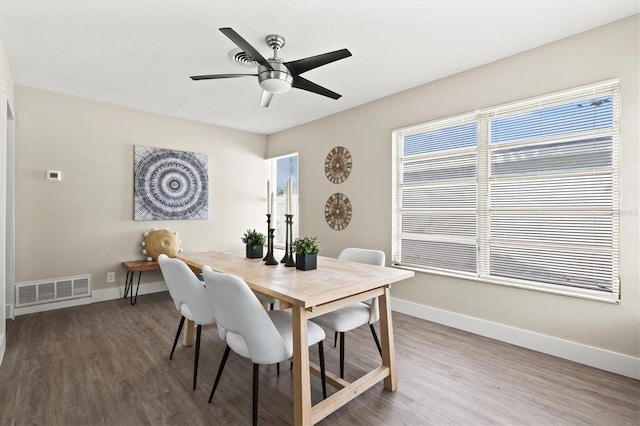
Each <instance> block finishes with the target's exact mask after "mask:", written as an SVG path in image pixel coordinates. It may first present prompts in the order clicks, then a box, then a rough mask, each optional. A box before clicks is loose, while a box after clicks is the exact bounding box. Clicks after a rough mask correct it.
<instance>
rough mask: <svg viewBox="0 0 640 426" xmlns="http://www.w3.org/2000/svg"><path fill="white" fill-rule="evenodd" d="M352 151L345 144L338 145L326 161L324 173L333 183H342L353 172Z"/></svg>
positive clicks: (330, 152)
mask: <svg viewBox="0 0 640 426" xmlns="http://www.w3.org/2000/svg"><path fill="white" fill-rule="evenodd" d="M351 165H352V163H351V153H350V152H349V150H348V149H347V148H345V147H343V146H336V147H335V148H333V149H332V150H331V151H329V154H328V155H327V158H326V160H325V161H324V174H325V175H326V176H327V179H329V181H330V182H332V183H342V182H344V181H345V180H347V178H348V177H349V174H350V173H351Z"/></svg>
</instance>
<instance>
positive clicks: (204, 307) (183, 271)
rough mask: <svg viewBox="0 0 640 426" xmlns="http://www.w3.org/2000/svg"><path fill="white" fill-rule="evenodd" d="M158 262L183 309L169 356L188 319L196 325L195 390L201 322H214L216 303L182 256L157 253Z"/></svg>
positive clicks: (178, 305)
mask: <svg viewBox="0 0 640 426" xmlns="http://www.w3.org/2000/svg"><path fill="white" fill-rule="evenodd" d="M158 264H159V265H160V270H161V271H162V276H163V277H164V280H165V282H166V283H167V288H168V289H169V294H170V295H171V298H172V299H173V303H174V304H175V306H176V309H177V310H178V312H180V315H181V317H180V324H179V325H178V331H177V333H176V337H175V340H174V341H173V347H172V348H171V354H170V355H169V359H173V353H174V351H175V350H176V345H177V344H178V339H179V338H180V332H181V331H182V327H183V326H184V321H185V319H188V320H190V321H193V322H194V323H195V324H196V326H197V328H196V348H195V359H194V365H193V390H195V389H196V382H197V379H198V358H199V357H200V335H201V333H202V326H203V325H207V324H214V323H215V315H214V311H213V307H212V306H211V303H209V300H208V299H207V292H206V290H205V288H204V285H203V283H202V282H201V281H200V280H199V279H198V277H197V276H196V275H195V274H194V273H193V272H192V271H191V269H189V267H188V266H187V264H186V263H184V262H183V261H182V260H180V259H174V258H170V257H168V256H167V255H165V254H161V255H160V256H158Z"/></svg>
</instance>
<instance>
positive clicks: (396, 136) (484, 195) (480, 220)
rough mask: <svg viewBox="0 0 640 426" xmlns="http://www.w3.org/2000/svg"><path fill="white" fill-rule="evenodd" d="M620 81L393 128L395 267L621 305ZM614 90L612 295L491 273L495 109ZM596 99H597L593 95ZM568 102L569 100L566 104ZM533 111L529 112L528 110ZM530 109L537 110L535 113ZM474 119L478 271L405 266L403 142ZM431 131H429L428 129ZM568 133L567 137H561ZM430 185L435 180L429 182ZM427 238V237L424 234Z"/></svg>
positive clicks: (521, 106)
mask: <svg viewBox="0 0 640 426" xmlns="http://www.w3.org/2000/svg"><path fill="white" fill-rule="evenodd" d="M619 86H620V80H619V79H611V80H606V81H601V82H598V83H593V84H589V85H585V86H581V87H576V88H572V89H568V90H563V91H559V92H554V93H551V94H546V95H542V96H537V97H533V98H529V99H524V100H520V101H516V102H512V103H508V104H503V105H499V106H495V107H488V108H483V109H482V110H478V111H474V112H469V113H466V114H460V115H457V116H454V117H448V118H444V119H441V120H433V121H430V122H426V123H420V124H416V125H412V126H406V127H403V128H399V129H395V130H393V132H392V202H393V205H392V264H393V265H394V266H396V267H399V268H404V269H410V270H414V271H417V272H426V273H430V274H435V275H442V276H449V277H455V278H462V279H467V280H471V281H477V282H483V283H490V284H497V285H505V286H509V287H516V288H524V289H528V290H535V291H543V292H548V293H554V294H561V295H565V296H573V297H578V298H585V299H590V300H598V301H604V302H610V303H620V297H621V296H620V294H621V293H620V287H621V283H620V275H619V264H618V263H619V256H620V245H619V234H620V218H619V205H620V200H619V196H620V190H619V182H620V181H619V176H620V162H619V151H620V126H619V119H620V93H619ZM601 89H602V90H604V89H607V90H609V89H610V90H611V93H612V96H613V103H612V118H613V123H612V126H611V135H612V136H611V145H612V148H611V156H612V159H611V161H612V165H611V181H612V188H611V197H612V202H611V220H612V231H611V241H612V244H611V253H610V255H609V254H607V255H608V256H609V258H608V260H610V262H611V265H612V270H613V272H612V283H611V284H612V285H611V287H612V288H611V291H604V290H595V289H590V288H583V287H572V286H569V285H562V284H551V283H545V282H531V281H526V280H521V279H517V278H508V277H498V276H495V275H491V272H490V261H489V258H488V256H489V248H490V247H491V246H490V238H491V229H492V228H491V225H490V223H489V220H490V219H489V213H488V212H489V202H490V200H491V198H490V197H491V194H490V187H489V186H490V179H491V176H490V168H491V163H490V160H491V158H490V156H491V153H492V149H494V150H495V149H496V147H500V145H501V144H500V143H497V144H494V145H492V144H491V140H490V137H491V134H490V132H491V127H490V119H491V117H492V115H493V114H495V113H496V111H515V110H517V109H518V108H524V109H525V110H527V108H529V107H528V105H529V106H530V105H534V104H535V103H539V104H542V103H545V102H554V101H555V100H560V101H561V102H560V104H562V101H564V100H565V99H570V98H571V96H574V95H575V94H582V93H585V94H586V93H588V92H589V91H590V90H593V93H594V94H595V93H596V92H598V93H599V91H600V90H601ZM594 96H595V95H594ZM567 102H569V101H567ZM527 111H529V110H527ZM530 111H534V110H533V109H531V110H530ZM470 116H474V117H476V122H477V125H478V128H477V135H478V141H477V144H476V159H477V168H476V182H477V198H476V223H477V229H476V235H475V236H476V250H477V253H476V260H477V267H476V271H475V273H464V272H458V271H453V270H442V269H438V268H430V267H427V266H420V265H411V264H406V263H403V262H402V217H401V212H402V210H403V209H402V207H401V206H402V205H403V204H402V203H403V201H402V193H403V185H402V182H401V181H402V174H403V171H402V167H403V165H404V164H405V163H406V161H407V160H406V158H407V157H410V156H405V155H404V154H403V152H402V149H403V147H402V142H403V138H404V137H405V136H406V135H407V134H411V132H421V131H422V132H424V131H425V130H424V129H429V128H430V126H435V127H437V126H438V125H439V124H441V123H446V122H451V123H455V122H456V120H460V119H461V118H464V117H467V118H468V117H470ZM427 131H428V130H427ZM563 134H564V133H563ZM431 182H432V181H431ZM425 235H427V234H425Z"/></svg>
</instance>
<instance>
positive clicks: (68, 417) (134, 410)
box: [0, 293, 640, 426]
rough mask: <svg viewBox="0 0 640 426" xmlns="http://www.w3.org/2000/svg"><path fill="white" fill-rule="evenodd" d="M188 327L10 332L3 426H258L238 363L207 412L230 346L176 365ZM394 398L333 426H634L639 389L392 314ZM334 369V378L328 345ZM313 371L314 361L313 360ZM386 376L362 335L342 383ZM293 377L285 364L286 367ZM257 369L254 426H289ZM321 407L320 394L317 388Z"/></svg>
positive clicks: (167, 312) (280, 388) (155, 314)
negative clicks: (376, 372)
mask: <svg viewBox="0 0 640 426" xmlns="http://www.w3.org/2000/svg"><path fill="white" fill-rule="evenodd" d="M178 320H179V316H178V314H177V312H176V311H175V308H174V306H173V303H172V302H171V300H170V298H169V296H168V294H167V293H157V294H152V295H147V296H140V297H139V298H138V303H137V304H136V305H135V306H131V305H129V303H128V302H125V301H123V300H115V301H109V302H103V303H96V304H93V305H86V306H79V307H74V308H68V309H61V310H56V311H50V312H43V313H38V314H32V315H25V316H21V317H18V318H16V320H15V321H9V322H8V330H7V332H8V347H7V351H6V354H5V358H4V362H3V364H2V366H1V367H0V425H13V424H18V425H25V424H37V425H137V424H144V425H165V424H176V425H182V424H184V425H200V424H250V422H251V372H252V371H251V364H250V362H249V361H248V360H246V359H243V358H240V357H239V356H237V355H234V354H233V353H232V354H231V356H230V357H229V361H228V363H227V368H226V370H225V373H224V375H223V377H222V380H221V382H220V386H219V388H218V391H217V393H216V396H215V398H214V401H213V403H212V404H207V398H208V395H209V392H210V390H211V385H212V383H213V379H214V376H215V372H216V369H217V366H218V363H219V360H220V358H221V356H222V353H223V351H224V344H223V343H222V341H221V340H219V338H218V336H217V332H216V330H215V329H210V330H206V331H204V332H203V340H202V347H201V354H200V373H199V380H198V387H197V390H196V391H192V390H191V378H192V368H193V351H194V349H193V348H185V347H183V346H181V345H179V346H178V348H177V349H176V354H175V356H174V358H173V360H172V361H169V359H168V355H169V351H170V349H171V343H172V342H173V337H174V333H175V330H176V327H177V325H178ZM393 321H394V326H395V328H394V331H395V338H396V350H397V361H398V376H399V389H398V391H397V392H393V393H392V392H387V391H385V390H384V389H383V387H382V384H379V385H376V386H374V387H373V388H372V389H370V390H368V391H367V392H365V393H364V394H363V395H361V396H360V397H358V398H356V399H355V400H354V401H352V402H350V403H349V404H348V405H347V406H345V407H343V408H341V409H340V410H338V411H337V412H335V413H333V414H332V415H331V416H329V417H328V418H326V419H325V420H324V421H323V422H322V423H321V424H325V425H349V426H353V425H484V424H499V425H560V424H562V425H623V424H629V425H638V424H639V423H640V384H639V383H640V382H638V381H637V380H633V379H629V378H626V377H622V376H618V375H615V374H612V373H607V372H604V371H601V370H597V369H593V368H590V367H586V366H583V365H580V364H576V363H572V362H569V361H565V360H562V359H558V358H554V357H551V356H548V355H544V354H540V353H537V352H533V351H529V350H526V349H522V348H518V347H515V346H512V345H508V344H505V343H501V342H497V341H494V340H491V339H487V338H484V337H480V336H476V335H473V334H469V333H465V332H462V331H458V330H455V329H452V328H448V327H444V326H441V325H438V324H434V323H430V322H427V321H424V320H419V319H415V318H412V317H409V316H406V315H402V314H397V313H394V314H393ZM327 335H328V341H327V342H326V343H325V351H326V358H327V366H328V368H330V369H332V370H333V371H336V370H337V364H338V358H337V357H338V351H337V349H335V348H333V345H332V340H333V335H332V334H331V333H327ZM311 359H312V361H314V362H317V351H316V350H315V348H314V349H313V350H312V351H311ZM377 363H379V357H378V354H377V351H376V348H375V344H374V343H373V339H372V338H371V335H370V333H369V330H368V327H363V328H361V329H358V330H356V331H353V332H350V333H348V334H347V364H346V376H347V377H346V378H347V379H353V378H356V377H358V375H360V374H362V373H364V372H365V370H368V369H371V368H372V367H373V366H374V365H376V364H377ZM285 364H286V363H285ZM285 364H282V373H281V375H280V376H278V375H276V370H275V367H274V366H265V367H262V374H261V378H260V380H261V382H260V385H261V387H260V412H259V423H260V424H262V425H268V424H273V425H284V424H291V419H292V417H293V416H292V411H293V410H292V402H291V388H292V384H291V372H290V371H289V367H288V365H285ZM312 386H313V389H312V391H313V392H312V394H313V398H314V401H317V400H318V399H319V398H320V396H321V393H320V388H319V382H318V381H317V380H316V379H315V378H314V379H312Z"/></svg>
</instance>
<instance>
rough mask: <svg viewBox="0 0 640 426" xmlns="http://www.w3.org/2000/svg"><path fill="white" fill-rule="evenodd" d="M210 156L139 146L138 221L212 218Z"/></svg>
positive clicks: (136, 167) (136, 159)
mask: <svg viewBox="0 0 640 426" xmlns="http://www.w3.org/2000/svg"><path fill="white" fill-rule="evenodd" d="M208 164H209V162H208V157H207V154H201V153H197V152H186V151H174V150H171V149H161V148H154V147H150V146H141V145H136V146H135V152H134V172H133V180H134V219H135V220H185V219H187V220H191V219H208V218H209V171H208Z"/></svg>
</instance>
